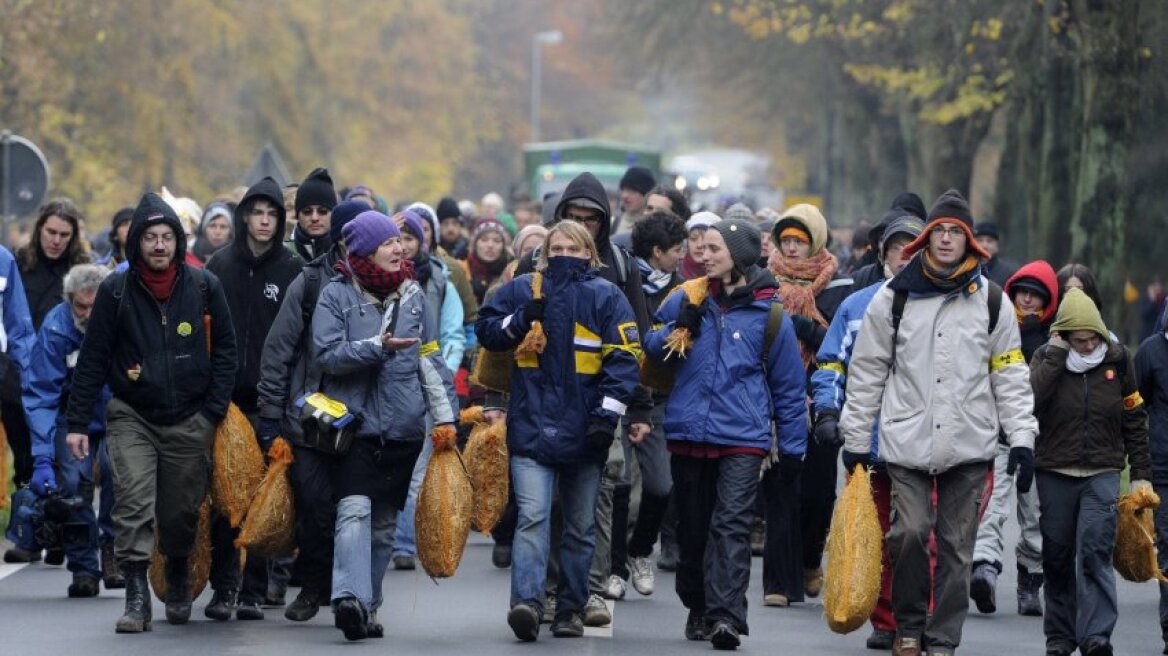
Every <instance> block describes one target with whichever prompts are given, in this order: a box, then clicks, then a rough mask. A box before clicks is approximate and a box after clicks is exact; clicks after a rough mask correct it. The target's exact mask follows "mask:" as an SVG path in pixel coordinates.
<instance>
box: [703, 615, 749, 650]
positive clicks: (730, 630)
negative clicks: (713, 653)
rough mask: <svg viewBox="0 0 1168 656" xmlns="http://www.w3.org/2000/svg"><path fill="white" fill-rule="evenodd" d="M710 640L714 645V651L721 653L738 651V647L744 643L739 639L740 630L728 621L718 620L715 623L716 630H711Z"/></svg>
mask: <svg viewBox="0 0 1168 656" xmlns="http://www.w3.org/2000/svg"><path fill="white" fill-rule="evenodd" d="M709 639H710V644H712V645H714V649H717V650H720V651H729V650H731V649H738V645H739V644H741V643H742V640H741V639H740V638H739V637H738V629H736V628H734V625H732V624H730V622H727V621H726V620H718V621H717V622H715V623H714V628H712V629H710V638H709Z"/></svg>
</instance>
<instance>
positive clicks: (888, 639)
mask: <svg viewBox="0 0 1168 656" xmlns="http://www.w3.org/2000/svg"><path fill="white" fill-rule="evenodd" d="M895 639H896V632H895V631H881V630H880V629H872V635H870V636H868V641H867V642H866V643H864V644H866V645H867V647H868V649H878V650H880V651H888V650H889V649H892V641H893V640H895Z"/></svg>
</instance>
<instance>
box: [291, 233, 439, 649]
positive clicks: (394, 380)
mask: <svg viewBox="0 0 1168 656" xmlns="http://www.w3.org/2000/svg"><path fill="white" fill-rule="evenodd" d="M341 236H342V238H343V239H344V243H345V247H346V249H347V255H346V257H345V259H343V260H341V261H340V262H338V263H337V265H336V270H337V273H338V275H337V276H336V277H334V278H333V279H332V280H331V281H329V283H328V284H327V285H325V286H324V288H323V289H321V292H320V300H319V301H318V303H317V308H316V312H315V313H314V314H313V315H312V341H313V352H314V354H315V356H316V360H317V362H318V364H319V365H320V367H321V369H322V371H323V372H324V377H323V380H322V382H321V392H323V393H324V394H325V395H326V396H328V397H329V398H331V399H333V400H336V401H339V402H341V403H343V404H345V406H346V407H347V408H348V410H349V411H350V412H356V413H358V414H359V416H360V421H359V424H358V425H357V428H356V430H355V439H354V440H353V442H352V445H351V446H350V447H349V449H348V451H347V452H345V453H344V454H341V455H339V456H338V457H337V459H336V462H335V464H334V467H333V493H334V495H335V496H336V498H337V499H338V502H337V518H336V530H335V536H336V537H335V547H334V556H333V583H332V604H333V612H334V613H335V614H336V626H337V628H339V629H341V630H342V631H344V633H345V637H346V638H348V639H349V640H359V639H361V638H365V637H378V638H379V637H381V636H382V633H383V630H382V627H381V625H380V624H378V623H377V621H376V612H377V608H378V607H379V606H380V605H381V601H382V594H381V582H382V579H384V577H385V570H386V568H387V567H388V565H389V559H390V551H391V548H392V546H393V533H392V530H393V518H394V514H395V513H396V512H397V511H399V510H401V508H402V505H403V504H404V503H405V500H406V495H407V493H408V491H409V485H410V474H411V472H412V471H413V468H414V461H415V460H416V459H417V457H418V453H419V452H420V451H421V450H422V441H423V440H424V439H426V424H425V415H426V413H427V412H429V414H430V416H431V417H432V418H433V421H434V423H435V424H436V425H437V426H445V425H452V424H453V423H454V419H455V414H456V412H457V410H458V401H457V399H456V398H455V395H454V386H453V380H452V378H451V375H450V372H449V371H448V370H447V368H446V364H445V363H444V362H443V360H442V354H441V351H440V349H439V346H438V343H437V342H436V341H434V340H435V338H436V336H435V335H432V334H429V331H428V329H427V328H426V326H427V318H426V313H427V309H426V299H425V295H424V293H423V292H422V290H421V288H420V287H419V286H418V282H417V281H416V280H415V279H414V271H413V267H412V266H411V263H410V261H409V260H407V259H405V257H404V256H403V253H402V245H401V232H400V231H399V230H398V227H397V225H396V224H395V223H394V222H393V220H391V219H390V218H389V217H387V216H385V215H384V214H381V213H380V212H377V211H374V210H369V211H366V212H362V213H361V214H359V215H357V217H356V218H354V219H353V220H352V221H350V222H349V223H347V224H345V227H344V228H343V229H342V231H341Z"/></svg>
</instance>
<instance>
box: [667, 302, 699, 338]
mask: <svg viewBox="0 0 1168 656" xmlns="http://www.w3.org/2000/svg"><path fill="white" fill-rule="evenodd" d="M673 325H674V326H676V327H677V328H685V329H686V330H688V331H689V336H690V337H692V338H693V339H697V338H698V335H700V334H701V333H702V309H701V308H700V307H698V306H696V305H694V304H693V303H690V302H688V301H687V302H686V303H684V304H683V305H682V306H681V312H678V313H677V321H675V322H674V324H673Z"/></svg>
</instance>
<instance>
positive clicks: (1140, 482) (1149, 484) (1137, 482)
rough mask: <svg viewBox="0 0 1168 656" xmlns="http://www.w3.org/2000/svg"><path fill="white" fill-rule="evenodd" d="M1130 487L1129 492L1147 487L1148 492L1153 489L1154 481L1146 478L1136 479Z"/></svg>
mask: <svg viewBox="0 0 1168 656" xmlns="http://www.w3.org/2000/svg"><path fill="white" fill-rule="evenodd" d="M1128 487H1129V489H1128V492H1135V491H1136V490H1140V489H1145V490H1147V491H1148V492H1151V491H1152V482H1151V481H1146V480H1144V479H1142V478H1140V479H1136V480H1134V481H1132V482H1131V485H1130V486H1128Z"/></svg>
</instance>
